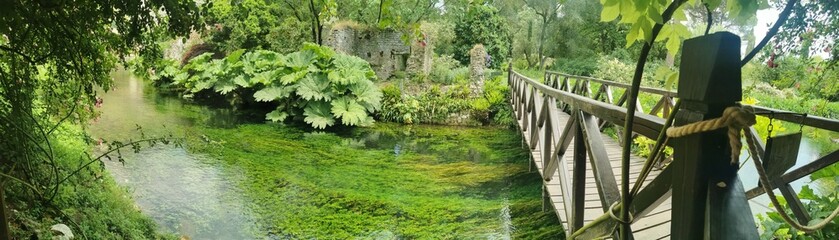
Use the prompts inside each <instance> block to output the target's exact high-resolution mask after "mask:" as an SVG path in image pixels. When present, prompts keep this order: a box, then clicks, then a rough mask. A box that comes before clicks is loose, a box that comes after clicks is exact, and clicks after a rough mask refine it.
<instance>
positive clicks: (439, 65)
mask: <svg viewBox="0 0 839 240" xmlns="http://www.w3.org/2000/svg"><path fill="white" fill-rule="evenodd" d="M460 69H466V68H461V67H460V62H458V61H457V60H455V59H454V58H453V57H452V56H451V55H441V56H438V57H436V58H434V59H433V63H432V65H431V72H429V74H428V78H429V79H431V82H434V83H439V84H452V83H455V82H456V79H457V78H458V74H459V73H460V72H461V71H462V70H460ZM455 71H458V72H455ZM468 71H469V70H468V69H466V72H467V74H468Z"/></svg>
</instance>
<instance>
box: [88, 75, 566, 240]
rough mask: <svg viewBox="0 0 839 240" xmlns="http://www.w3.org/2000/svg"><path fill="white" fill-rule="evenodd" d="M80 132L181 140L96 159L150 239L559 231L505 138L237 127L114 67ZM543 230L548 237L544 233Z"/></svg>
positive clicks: (512, 140) (382, 126)
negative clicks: (146, 221) (149, 227)
mask: <svg viewBox="0 0 839 240" xmlns="http://www.w3.org/2000/svg"><path fill="white" fill-rule="evenodd" d="M112 76H113V78H114V85H115V88H114V89H112V90H110V91H107V92H106V93H101V94H100V95H101V96H102V98H103V100H104V101H103V104H102V105H101V107H100V109H99V110H100V111H101V116H100V117H99V118H98V119H97V120H96V121H95V122H94V123H92V124H91V126H90V130H89V131H90V134H91V136H92V137H94V138H95V139H100V138H101V139H103V140H104V141H114V140H119V141H126V140H129V139H140V138H143V137H151V136H168V135H170V134H171V135H172V136H174V137H178V138H182V139H183V140H182V141H181V143H183V146H176V145H175V144H168V145H163V144H158V145H156V146H153V147H149V146H144V147H143V148H142V149H140V150H139V152H137V153H134V152H133V151H131V150H126V151H123V155H124V159H125V161H124V162H120V161H116V160H114V161H106V167H107V169H108V170H109V172H110V173H111V174H112V176H113V177H114V178H115V180H116V181H117V182H118V183H119V184H120V185H122V186H125V187H126V188H128V189H129V192H130V193H131V194H132V196H133V198H134V199H135V201H136V204H137V205H138V207H139V208H140V209H141V210H142V211H143V212H144V213H145V214H147V215H148V216H150V217H151V218H152V219H154V220H155V221H156V222H157V223H158V224H159V225H160V228H161V230H162V231H165V232H170V233H173V234H176V235H178V236H185V237H189V238H192V239H257V238H258V239H264V238H268V239H289V238H291V239H299V238H306V239H310V238H340V239H346V238H361V239H401V238H458V239H462V238H469V239H474V238H480V239H510V238H516V237H522V236H531V237H532V236H540V237H545V238H556V237H560V235H561V234H562V229H561V227H560V226H559V223H558V222H556V220H555V215H553V213H543V212H542V211H541V200H540V199H541V191H540V183H541V181H540V179H539V175H538V173H536V172H531V171H529V170H528V164H529V162H528V161H529V159H528V157H527V154H528V153H527V152H526V151H525V150H523V149H522V148H521V145H520V144H521V143H520V137H519V136H518V134H517V133H516V132H515V131H514V130H509V129H500V128H483V127H479V128H466V127H445V126H401V125H395V124H386V123H377V124H376V126H374V127H372V128H337V129H331V130H330V131H314V130H312V129H309V128H307V127H305V126H285V125H280V124H271V123H263V122H261V121H257V122H248V121H243V120H242V119H243V118H242V117H239V116H236V115H235V114H234V111H232V110H229V109H224V108H222V109H213V108H209V107H203V106H198V105H194V104H191V103H189V102H188V101H185V100H182V99H180V98H178V97H174V96H167V95H166V94H161V93H159V92H157V89H156V88H154V87H152V86H150V85H149V84H148V83H145V82H144V81H142V80H140V79H138V78H136V77H134V76H132V75H131V74H130V73H128V72H126V71H115V72H114V73H113V75H112ZM545 226H553V227H545Z"/></svg>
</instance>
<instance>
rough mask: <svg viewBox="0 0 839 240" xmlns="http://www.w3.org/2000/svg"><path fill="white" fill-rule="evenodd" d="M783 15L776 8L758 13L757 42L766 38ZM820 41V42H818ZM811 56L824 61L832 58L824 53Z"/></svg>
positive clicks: (755, 30)
mask: <svg viewBox="0 0 839 240" xmlns="http://www.w3.org/2000/svg"><path fill="white" fill-rule="evenodd" d="M779 14H781V11H780V10H779V9H774V8H767V9H762V10H758V11H757V25H756V26H755V28H754V35H755V40H756V41H758V42H759V41H760V40H761V39H763V37H764V36H766V32H768V31H769V28H770V27H772V24H775V21H777V20H778V15H779ZM816 41H819V40H816ZM810 56H820V57H822V58H823V59H827V58H829V57H830V53H827V52H824V51H812V52H810Z"/></svg>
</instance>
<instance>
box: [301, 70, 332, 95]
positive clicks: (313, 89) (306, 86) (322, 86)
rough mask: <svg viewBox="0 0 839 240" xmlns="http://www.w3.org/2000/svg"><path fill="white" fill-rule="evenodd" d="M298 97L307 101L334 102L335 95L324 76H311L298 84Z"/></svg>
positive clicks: (307, 76)
mask: <svg viewBox="0 0 839 240" xmlns="http://www.w3.org/2000/svg"><path fill="white" fill-rule="evenodd" d="M297 95H298V96H300V97H302V98H303V99H305V100H327V101H329V100H332V97H333V96H334V94H333V93H332V90H331V89H330V88H329V80H328V79H326V76H324V75H323V74H309V75H306V77H304V78H303V80H300V82H298V83H297Z"/></svg>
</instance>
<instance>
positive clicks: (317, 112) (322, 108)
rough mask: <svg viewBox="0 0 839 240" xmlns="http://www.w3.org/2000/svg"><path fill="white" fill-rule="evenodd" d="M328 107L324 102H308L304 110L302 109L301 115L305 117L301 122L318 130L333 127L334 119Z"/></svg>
mask: <svg viewBox="0 0 839 240" xmlns="http://www.w3.org/2000/svg"><path fill="white" fill-rule="evenodd" d="M330 107H331V106H330V104H329V103H327V102H324V101H312V102H309V104H307V105H306V108H305V109H303V115H304V116H306V118H304V119H303V121H306V123H308V124H311V125H312V127H315V128H319V129H324V128H326V127H328V126H332V125H334V124H335V118H333V117H332V114H331V113H330V112H329V111H330Z"/></svg>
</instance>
